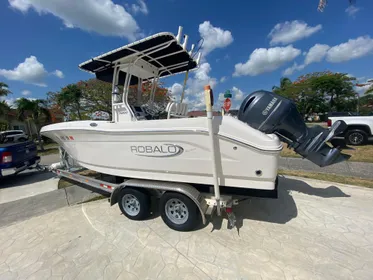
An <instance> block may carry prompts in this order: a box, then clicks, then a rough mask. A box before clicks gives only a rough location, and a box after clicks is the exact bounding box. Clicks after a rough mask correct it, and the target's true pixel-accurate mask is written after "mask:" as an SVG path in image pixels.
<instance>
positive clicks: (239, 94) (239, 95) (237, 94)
mask: <svg viewBox="0 0 373 280" xmlns="http://www.w3.org/2000/svg"><path fill="white" fill-rule="evenodd" d="M232 91H233V94H232V95H233V96H232V97H233V100H235V101H242V100H243V98H244V95H245V93H244V92H243V91H242V90H240V89H239V88H237V87H233V88H232Z"/></svg>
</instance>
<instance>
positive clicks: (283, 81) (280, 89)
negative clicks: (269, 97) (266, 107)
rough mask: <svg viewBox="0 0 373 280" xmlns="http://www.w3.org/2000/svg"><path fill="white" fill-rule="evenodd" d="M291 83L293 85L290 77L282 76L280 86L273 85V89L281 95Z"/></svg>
mask: <svg viewBox="0 0 373 280" xmlns="http://www.w3.org/2000/svg"><path fill="white" fill-rule="evenodd" d="M291 85H292V82H291V80H290V79H289V78H284V77H282V78H281V79H280V86H279V87H278V86H273V87H272V91H273V92H274V93H277V94H279V95H281V94H282V93H283V92H285V91H286V89H287V88H288V87H289V86H291Z"/></svg>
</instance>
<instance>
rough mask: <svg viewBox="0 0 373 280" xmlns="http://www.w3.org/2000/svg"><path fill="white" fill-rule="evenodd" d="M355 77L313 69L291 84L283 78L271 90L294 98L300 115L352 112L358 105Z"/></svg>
mask: <svg viewBox="0 0 373 280" xmlns="http://www.w3.org/2000/svg"><path fill="white" fill-rule="evenodd" d="M355 80H356V78H354V77H349V76H348V75H347V74H344V73H332V72H330V71H324V72H314V73H309V74H306V75H302V76H300V77H298V78H297V79H296V80H295V81H294V83H291V81H290V80H289V79H286V78H282V79H281V81H280V86H279V87H273V90H274V92H275V93H278V94H279V95H281V96H284V97H286V98H288V99H291V100H292V101H294V102H295V103H296V105H297V108H298V110H299V112H301V113H302V114H309V113H325V112H327V111H332V110H336V111H344V110H348V111H351V110H354V109H355V108H356V105H357V100H356V92H355V90H354V86H355V84H354V82H353V81H355Z"/></svg>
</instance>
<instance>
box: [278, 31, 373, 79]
mask: <svg viewBox="0 0 373 280" xmlns="http://www.w3.org/2000/svg"><path fill="white" fill-rule="evenodd" d="M369 54H373V39H371V38H370V37H369V36H365V37H363V36H361V37H358V38H356V39H350V40H348V42H346V43H342V44H339V45H337V46H333V47H330V46H328V45H325V44H316V45H314V46H313V47H311V48H310V49H309V51H308V52H307V54H306V57H305V59H304V63H303V64H301V65H298V64H297V63H294V64H293V66H291V67H289V68H287V69H286V70H285V71H284V72H283V74H284V75H286V76H289V75H291V74H293V73H294V72H295V71H300V70H303V69H304V68H305V67H306V66H307V65H309V64H311V63H315V62H321V61H323V60H324V59H325V58H326V60H327V61H328V62H331V63H339V62H344V61H348V60H353V59H357V58H360V57H363V56H366V55H369Z"/></svg>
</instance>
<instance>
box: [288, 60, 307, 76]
mask: <svg viewBox="0 0 373 280" xmlns="http://www.w3.org/2000/svg"><path fill="white" fill-rule="evenodd" d="M304 67H306V65H305V64H301V65H298V63H296V62H294V64H293V66H291V67H289V68H286V69H285V71H284V72H283V73H282V74H283V75H284V76H290V75H292V74H293V73H294V72H295V71H300V70H303V69H304Z"/></svg>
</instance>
